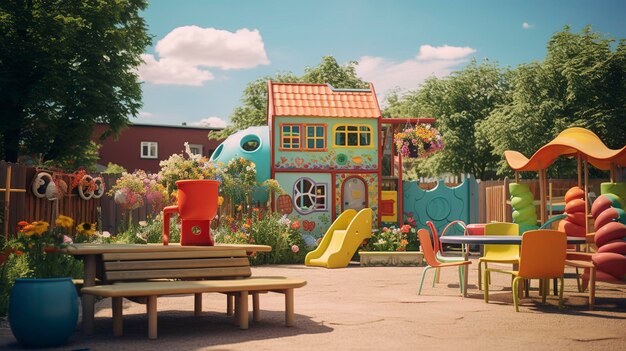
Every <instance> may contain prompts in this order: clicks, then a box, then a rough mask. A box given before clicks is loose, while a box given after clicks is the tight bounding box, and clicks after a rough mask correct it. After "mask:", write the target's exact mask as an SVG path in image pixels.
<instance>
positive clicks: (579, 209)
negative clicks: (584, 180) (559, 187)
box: [559, 186, 587, 237]
mask: <svg viewBox="0 0 626 351" xmlns="http://www.w3.org/2000/svg"><path fill="white" fill-rule="evenodd" d="M563 212H565V214H567V218H565V219H563V220H562V221H561V222H559V230H560V231H562V232H565V233H567V235H568V236H578V237H584V236H585V234H586V233H587V228H586V227H585V221H586V218H585V217H586V215H585V191H584V190H583V189H581V188H579V187H577V186H575V187H573V188H571V189H569V190H568V191H567V193H565V211H563Z"/></svg>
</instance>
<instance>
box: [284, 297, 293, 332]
mask: <svg viewBox="0 0 626 351" xmlns="http://www.w3.org/2000/svg"><path fill="white" fill-rule="evenodd" d="M294 324H295V317H294V313H293V289H287V290H285V325H286V326H288V327H292V326H293V325H294Z"/></svg>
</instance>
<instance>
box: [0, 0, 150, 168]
mask: <svg viewBox="0 0 626 351" xmlns="http://www.w3.org/2000/svg"><path fill="white" fill-rule="evenodd" d="M146 6H147V2H146V1H145V0H127V1H95V0H92V1H80V0H71V1H67V0H5V1H2V2H0V32H1V33H3V36H4V37H3V39H2V41H0V116H1V117H2V121H3V122H2V123H0V143H1V146H2V147H1V148H0V150H2V151H1V152H3V153H4V154H3V155H1V156H3V157H4V159H6V160H8V161H16V160H17V158H18V156H19V155H20V154H30V155H34V157H35V158H38V159H40V160H42V161H46V160H62V162H64V163H67V162H68V161H69V160H71V159H73V158H75V159H80V158H82V159H90V156H89V155H87V157H83V155H84V154H85V153H87V154H88V153H89V152H91V151H93V149H92V148H91V147H89V146H88V145H89V143H90V139H91V136H92V135H91V134H92V128H93V126H94V124H95V123H98V122H101V123H107V124H108V125H109V130H108V131H107V132H106V133H105V134H106V135H103V136H102V137H104V136H107V135H110V134H116V133H117V132H118V131H119V130H120V129H121V128H123V127H125V126H126V124H127V123H128V118H129V116H136V115H137V113H138V110H139V108H140V107H141V87H140V84H139V81H138V77H137V73H136V71H135V68H136V67H137V66H138V65H139V64H140V63H141V57H140V54H141V53H142V52H143V51H144V49H145V47H146V46H147V45H149V44H150V37H149V36H148V35H147V33H146V25H145V22H144V20H143V18H141V17H140V16H139V12H140V11H141V10H144V9H145V8H146ZM70 163H71V162H70ZM74 166H75V167H77V166H80V165H79V164H75V165H74Z"/></svg>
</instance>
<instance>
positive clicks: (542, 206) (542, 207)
mask: <svg viewBox="0 0 626 351" xmlns="http://www.w3.org/2000/svg"><path fill="white" fill-rule="evenodd" d="M544 180H545V170H544V169H540V170H539V211H541V215H540V217H541V223H545V222H546V187H545V185H546V183H545V182H544Z"/></svg>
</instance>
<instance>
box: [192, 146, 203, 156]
mask: <svg viewBox="0 0 626 351" xmlns="http://www.w3.org/2000/svg"><path fill="white" fill-rule="evenodd" d="M194 147H195V148H198V149H200V152H193V148H194ZM203 149H204V145H202V144H189V150H191V152H192V153H194V154H197V155H201V156H204V154H203V153H202V152H203V151H204V150H203Z"/></svg>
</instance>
